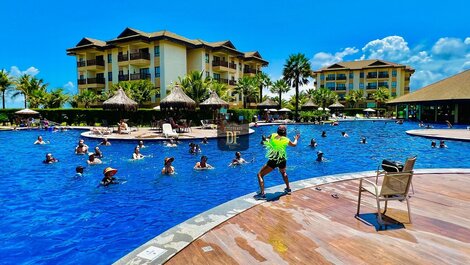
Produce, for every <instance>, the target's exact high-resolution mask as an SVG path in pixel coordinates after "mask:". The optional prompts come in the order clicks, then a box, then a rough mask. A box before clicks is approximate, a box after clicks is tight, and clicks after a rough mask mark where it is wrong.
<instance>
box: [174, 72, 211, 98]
mask: <svg viewBox="0 0 470 265" xmlns="http://www.w3.org/2000/svg"><path fill="white" fill-rule="evenodd" d="M178 79H179V82H178V83H179V85H180V86H181V88H182V89H183V91H184V92H185V93H186V94H187V95H188V96H189V97H190V98H192V99H193V100H194V101H196V105H199V103H201V102H202V101H204V100H205V99H206V98H207V97H208V96H209V86H210V83H211V82H210V79H209V78H208V77H205V74H204V71H192V72H190V73H189V74H187V75H186V76H185V77H184V78H181V77H178Z"/></svg>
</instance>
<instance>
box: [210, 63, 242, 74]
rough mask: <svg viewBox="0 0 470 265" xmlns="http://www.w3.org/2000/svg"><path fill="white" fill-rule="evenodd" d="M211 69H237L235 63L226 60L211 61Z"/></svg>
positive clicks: (229, 70) (232, 71) (233, 70)
mask: <svg viewBox="0 0 470 265" xmlns="http://www.w3.org/2000/svg"><path fill="white" fill-rule="evenodd" d="M212 69H214V70H215V71H219V72H231V73H235V72H236V71H237V65H236V64H232V63H229V62H226V61H213V62H212Z"/></svg>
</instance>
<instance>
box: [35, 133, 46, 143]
mask: <svg viewBox="0 0 470 265" xmlns="http://www.w3.org/2000/svg"><path fill="white" fill-rule="evenodd" d="M34 144H46V142H45V141H44V140H43V139H42V136H41V135H39V136H38V139H37V140H36V142H34Z"/></svg>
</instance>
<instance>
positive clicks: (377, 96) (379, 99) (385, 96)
mask: <svg viewBox="0 0 470 265" xmlns="http://www.w3.org/2000/svg"><path fill="white" fill-rule="evenodd" d="M373 96H374V100H375V102H376V103H377V107H380V106H381V105H382V103H385V102H387V101H388V100H389V99H390V91H389V90H388V88H386V87H379V88H378V89H377V90H376V91H375V92H374V95H373Z"/></svg>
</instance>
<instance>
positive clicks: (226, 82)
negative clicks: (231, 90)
mask: <svg viewBox="0 0 470 265" xmlns="http://www.w3.org/2000/svg"><path fill="white" fill-rule="evenodd" d="M219 83H221V84H228V79H225V78H220V79H219Z"/></svg>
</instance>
